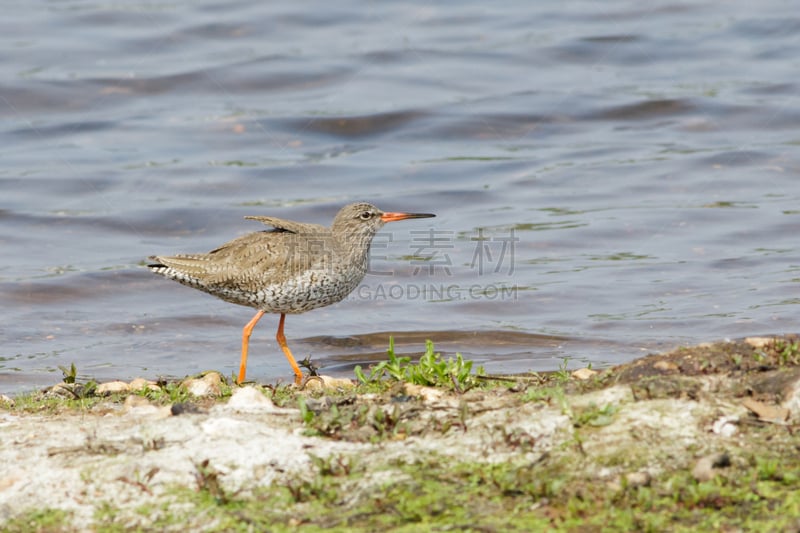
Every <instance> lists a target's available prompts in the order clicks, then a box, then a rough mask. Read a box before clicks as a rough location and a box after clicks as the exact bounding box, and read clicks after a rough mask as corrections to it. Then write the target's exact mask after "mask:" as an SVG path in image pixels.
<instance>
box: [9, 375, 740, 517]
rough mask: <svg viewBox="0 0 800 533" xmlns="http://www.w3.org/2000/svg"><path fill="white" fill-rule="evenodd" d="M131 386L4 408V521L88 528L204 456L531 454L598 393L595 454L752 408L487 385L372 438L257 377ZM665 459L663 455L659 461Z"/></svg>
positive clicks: (243, 483)
mask: <svg viewBox="0 0 800 533" xmlns="http://www.w3.org/2000/svg"><path fill="white" fill-rule="evenodd" d="M129 398H136V400H130V401H128V402H126V404H125V405H124V406H119V405H117V406H114V405H110V404H109V405H108V406H106V407H105V409H101V410H100V412H98V410H97V409H95V410H94V411H92V412H89V413H66V414H59V415H41V416H40V415H30V414H24V415H17V414H10V413H8V412H5V413H2V412H0V523H2V522H4V521H6V520H8V519H10V518H12V517H15V516H18V515H20V514H21V513H23V512H24V511H26V510H28V509H33V508H36V509H44V508H56V509H63V510H68V511H72V512H74V522H73V525H74V527H76V528H77V529H82V528H84V527H86V528H89V527H91V524H92V523H93V515H94V513H95V510H96V509H97V508H98V507H99V506H101V505H102V504H103V503H104V502H107V503H108V504H110V505H112V506H113V507H115V508H119V509H122V510H123V511H125V510H127V511H131V512H133V511H134V510H135V509H136V508H137V507H139V506H141V505H144V504H147V503H154V502H164V501H165V498H166V501H169V499H168V498H169V496H168V494H167V493H168V489H169V488H170V487H174V486H175V485H181V486H186V487H195V486H196V480H195V473H196V472H197V467H196V465H198V464H200V463H201V462H202V461H204V460H208V461H209V464H210V465H211V466H212V467H213V468H214V469H216V470H217V471H218V472H220V473H221V480H222V483H223V486H224V487H225V489H226V490H229V491H241V492H240V493H243V494H246V493H247V491H248V489H251V488H255V487H258V486H263V485H266V484H270V483H273V482H276V481H278V480H279V479H280V477H281V476H284V475H287V474H291V473H296V472H298V471H303V470H304V469H306V468H307V467H308V465H309V464H310V462H311V456H312V455H313V456H317V457H325V456H329V455H331V454H337V455H343V456H358V458H359V460H360V461H364V460H366V461H371V460H374V461H377V462H379V463H380V464H383V465H386V464H388V461H390V460H391V459H392V458H401V457H402V458H406V459H408V460H413V458H414V457H415V456H423V455H424V454H426V453H430V452H435V453H437V454H440V455H452V456H457V457H458V458H459V459H462V460H477V461H508V460H513V461H520V462H522V463H528V464H530V463H532V462H535V461H536V460H537V459H538V458H540V457H541V455H542V454H544V453H548V452H551V451H554V452H556V453H557V451H558V449H559V448H563V446H564V444H565V443H568V442H571V441H572V439H573V435H574V431H575V430H574V428H573V422H572V420H571V418H570V416H569V414H570V411H571V410H572V409H580V408H581V407H585V406H588V405H591V404H595V405H598V406H604V405H609V404H610V405H614V406H617V408H618V411H617V412H616V414H615V417H614V421H613V423H610V424H609V425H606V426H604V427H601V428H598V430H597V431H596V432H595V433H594V434H595V435H596V438H592V439H589V440H584V442H583V443H582V447H583V450H584V452H585V453H586V454H587V455H588V456H589V457H591V456H593V455H597V456H601V455H603V454H611V453H619V450H620V449H624V448H625V447H626V446H630V445H631V444H632V443H633V444H634V445H635V446H636V449H637V450H641V453H644V454H653V456H654V457H655V456H657V455H658V454H660V453H663V452H665V451H668V450H669V449H670V448H672V447H676V446H677V447H679V448H680V449H683V450H685V449H686V447H687V446H689V445H692V444H694V445H699V448H701V449H702V448H707V447H709V446H711V447H713V445H714V442H713V441H717V440H720V439H723V440H724V439H727V438H735V433H736V429H735V422H736V420H738V418H739V417H740V416H744V415H745V409H744V408H743V407H742V406H741V405H738V404H716V405H715V404H714V402H711V403H709V402H696V401H692V400H679V399H668V400H652V401H634V400H633V398H632V395H631V391H630V388H629V387H623V386H617V387H612V388H610V389H606V390H602V391H598V392H594V393H590V394H584V395H579V396H575V397H570V398H569V400H568V403H565V404H562V405H558V406H545V405H543V404H542V403H536V402H530V403H525V404H520V403H519V402H516V403H514V404H510V403H508V402H507V401H505V400H504V399H503V398H502V397H494V396H487V397H486V398H483V399H479V400H478V401H476V402H473V403H471V404H470V412H471V414H470V417H469V427H468V429H467V431H464V430H463V428H459V427H454V428H451V429H450V430H448V431H446V432H445V433H444V434H442V433H439V432H430V433H428V434H426V435H425V436H424V437H408V438H406V439H405V440H401V441H388V442H387V441H383V442H381V443H377V444H365V443H353V442H344V441H335V440H331V439H326V438H322V437H311V436H304V435H303V430H304V427H303V424H302V422H301V421H300V414H299V410H298V409H285V408H278V407H276V406H275V405H274V404H273V403H272V401H271V400H269V399H268V398H266V397H265V396H264V395H263V394H262V393H261V392H260V391H259V390H257V389H255V388H252V387H245V388H241V389H238V390H236V391H235V393H234V394H233V396H232V397H231V399H230V401H229V402H228V403H227V404H218V405H215V406H214V407H212V408H211V409H210V410H209V411H208V412H204V413H198V414H181V415H178V416H172V415H171V414H170V411H169V408H168V407H166V408H162V407H155V406H153V405H150V404H147V403H146V402H144V401H143V400H142V398H139V397H129ZM460 401H461V400H459V399H458V398H453V397H437V396H436V395H432V396H431V398H430V399H429V400H428V401H427V402H426V409H425V413H424V415H423V416H431V417H436V416H439V415H437V413H439V414H442V413H449V416H452V414H453V413H454V412H458V410H459V409H463V406H462V405H461V404H460ZM565 401H566V400H565ZM103 411H105V412H103ZM715 420H716V421H719V420H728V421H732V422H733V424H734V425H733V426H731V425H730V424H728V425H727V426H726V425H725V424H722V426H720V427H727V428H728V429H726V430H725V431H722V430H720V431H717V430H715V429H714V426H713V421H715ZM718 426H719V424H718ZM730 427H733V430H732V431H731V430H730ZM512 433H515V434H517V435H523V436H525V437H526V438H527V439H528V442H530V443H533V444H532V446H531V447H527V448H525V450H526V451H524V452H523V451H520V450H521V448H520V447H519V446H510V445H509V444H508V439H507V436H508V435H509V434H512ZM709 439H710V441H711V442H709ZM658 468H659V467H658V461H655V462H654V463H653V469H654V470H658ZM652 473H655V472H650V473H648V475H649V474H652ZM613 474H614V473H613V472H607V473H604V472H597V473H595V475H598V476H601V477H602V476H604V475H609V476H611V475H613ZM375 475H376V476H377V477H376V479H375V482H376V483H380V482H381V481H380V479H379V478H380V476H383V477H385V475H386V470H385V469H383V470H380V469H376V474H375Z"/></svg>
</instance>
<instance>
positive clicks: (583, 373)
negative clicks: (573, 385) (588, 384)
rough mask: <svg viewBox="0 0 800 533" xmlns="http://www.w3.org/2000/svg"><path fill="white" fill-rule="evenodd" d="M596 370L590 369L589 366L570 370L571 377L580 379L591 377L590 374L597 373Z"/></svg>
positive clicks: (584, 379)
mask: <svg viewBox="0 0 800 533" xmlns="http://www.w3.org/2000/svg"><path fill="white" fill-rule="evenodd" d="M597 374H598V372H597V370H592V369H591V368H579V369H577V370H575V371H574V372H572V374H571V375H572V377H573V378H575V379H579V380H581V381H586V380H587V379H591V378H592V376H595V375H597Z"/></svg>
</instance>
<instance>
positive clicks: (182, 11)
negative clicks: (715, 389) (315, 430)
mask: <svg viewBox="0 0 800 533" xmlns="http://www.w3.org/2000/svg"><path fill="white" fill-rule="evenodd" d="M798 57H800V15H798V11H797V9H796V3H793V2H784V1H780V0H767V2H766V4H765V3H760V4H758V5H757V6H756V5H754V4H751V3H749V2H743V1H741V2H726V3H725V4H724V5H721V4H718V3H716V2H683V3H675V2H651V3H648V4H647V5H644V6H643V5H641V3H638V2H627V1H610V2H601V3H596V2H576V3H568V4H564V3H562V2H555V1H552V2H547V1H543V2H536V3H530V2H521V1H518V2H506V3H503V4H502V5H496V4H485V3H478V2H475V3H453V4H440V5H429V4H428V3H410V4H409V3H402V4H400V3H397V4H390V3H370V2H357V1H352V2H346V3H338V4H336V7H332V6H331V5H329V4H328V3H324V2H316V3H314V2H308V3H301V4H297V5H289V4H285V5H283V6H273V5H269V4H264V3H260V2H217V3H212V2H195V1H191V2H190V1H184V0H178V1H176V2H171V3H139V4H137V3H134V2H106V3H91V2H85V1H59V2H55V1H54V2H24V3H22V4H14V5H13V6H11V5H9V6H6V9H4V16H3V18H2V20H0V58H1V59H2V61H0V117H2V122H0V140H2V142H1V143H0V158H1V159H0V160H2V165H1V166H0V244H1V245H2V250H3V254H2V255H3V260H2V263H0V303H2V307H0V341H1V342H0V346H2V348H0V350H1V351H0V391H2V392H16V391H20V390H29V389H31V388H35V387H39V386H43V385H49V384H52V383H53V382H55V381H56V380H57V379H58V378H59V377H60V371H59V370H58V367H59V366H69V364H70V363H75V364H76V365H77V367H78V370H79V372H80V373H81V375H83V376H85V377H94V378H96V379H98V380H102V379H111V378H121V379H129V378H132V377H134V376H146V377H156V376H184V375H187V374H190V373H193V372H197V371H200V370H204V369H209V368H214V369H219V370H221V371H223V372H225V373H226V374H230V373H231V372H233V371H234V370H236V368H237V365H238V350H239V342H240V332H241V328H242V326H243V325H244V324H245V323H246V322H247V321H248V320H249V319H250V317H251V315H252V314H253V312H252V311H251V310H249V309H247V308H244V307H238V306H234V305H230V304H227V303H224V302H221V301H218V300H216V299H214V298H213V297H210V296H207V295H205V294H202V293H199V292H197V291H193V290H191V289H189V288H186V287H183V286H180V285H178V284H177V283H172V282H169V281H167V280H163V279H161V278H159V277H157V276H155V275H153V274H151V273H150V272H148V271H147V269H146V268H144V266H143V265H144V264H145V261H146V259H145V258H146V257H147V256H149V255H152V254H171V253H178V252H203V251H208V250H210V249H213V248H214V247H216V246H218V245H219V244H221V243H223V242H225V241H227V240H229V239H231V238H233V237H236V236H238V235H241V234H244V233H246V232H249V231H255V230H258V229H260V227H259V225H258V224H257V223H255V222H252V221H245V220H243V219H242V217H243V216H245V215H267V214H268V215H272V216H278V217H285V218H292V219H296V220H303V221H309V222H317V223H323V224H327V223H328V222H329V221H330V219H331V218H332V216H333V215H334V214H335V212H336V211H337V210H338V208H339V207H340V206H341V205H343V204H345V203H347V202H350V201H354V200H368V201H371V202H374V203H375V204H377V205H378V206H380V207H382V208H383V209H386V210H398V211H399V210H408V211H419V212H435V213H437V215H438V216H437V218H435V219H431V220H415V221H405V222H399V223H397V224H393V225H390V226H387V227H386V228H385V232H384V233H383V234H382V237H381V239H379V240H378V241H376V247H375V250H374V252H375V253H374V256H375V257H374V258H373V263H372V267H373V270H374V271H375V272H377V273H382V274H387V273H388V275H379V274H377V273H376V274H374V275H370V276H368V277H367V279H366V280H365V282H364V285H363V286H362V287H361V288H360V289H359V291H357V292H356V293H354V294H353V295H351V297H350V298H348V300H346V301H344V302H342V303H340V304H338V305H335V306H333V307H329V308H325V309H320V310H316V311H313V312H310V313H308V314H305V315H299V316H290V317H289V318H288V320H287V329H286V332H287V336H288V338H289V343H290V346H292V348H293V349H294V351H295V354H296V355H297V356H298V357H299V358H300V359H302V358H303V357H305V356H306V355H312V356H313V360H314V361H315V362H316V363H317V364H320V365H322V366H323V370H324V371H325V372H330V373H334V374H337V373H338V374H343V375H352V366H353V365H355V364H365V363H369V361H374V360H376V359H379V358H381V357H383V353H384V350H385V349H386V347H387V345H388V337H389V335H394V336H395V337H396V339H397V345H398V349H399V350H400V351H403V352H407V353H419V352H420V351H421V350H422V349H423V345H424V340H425V339H428V338H430V339H432V340H433V341H435V342H436V344H437V347H438V348H439V349H440V350H442V351H443V352H444V353H446V354H452V353H455V352H457V351H458V352H462V353H463V354H464V355H465V356H468V357H470V358H472V359H474V360H476V362H478V363H480V364H483V365H484V366H485V367H486V369H487V370H488V371H490V372H519V371H526V370H546V369H554V368H557V367H558V365H559V364H560V363H561V361H562V359H563V358H565V357H566V358H569V359H570V361H571V362H570V365H571V366H579V365H585V364H587V363H592V364H593V365H594V366H595V367H601V366H607V365H611V364H617V363H621V362H625V361H629V360H631V359H633V358H635V357H637V356H640V355H642V354H644V353H647V352H648V351H655V350H663V349H668V348H671V347H674V346H677V345H681V344H690V343H695V342H701V341H708V340H716V339H721V338H726V337H741V336H746V335H756V334H765V333H770V332H792V331H796V329H797V328H796V327H795V319H796V317H797V315H798V305H800V298H799V297H798V296H797V283H798V280H800V274H798V272H800V257H799V256H798V252H800V248H799V245H798V240H797V230H798V228H800V208H798V205H799V204H798V200H800V181H799V180H798V174H799V173H800V157H799V156H798V153H799V151H798V144H800V134H798V130H797V124H798V123H800V97H799V96H798V95H800V85H798V82H797V72H798V69H800V60H798ZM425 257H427V258H428V260H424V258H425ZM276 326H277V317H274V316H273V317H265V318H264V319H263V320H262V321H261V323H259V325H258V327H257V329H256V331H255V333H254V335H253V338H252V341H251V357H250V365H249V373H248V376H249V377H250V378H253V379H258V380H265V381H266V380H272V381H274V380H277V379H290V378H291V371H290V369H289V367H288V365H287V364H286V362H285V361H284V359H283V357H282V356H281V355H280V351H279V349H278V347H277V344H276V342H275V340H274V333H275V328H276Z"/></svg>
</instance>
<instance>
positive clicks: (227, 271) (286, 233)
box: [152, 217, 327, 290]
mask: <svg viewBox="0 0 800 533" xmlns="http://www.w3.org/2000/svg"><path fill="white" fill-rule="evenodd" d="M263 218H269V217H263ZM270 220H272V221H277V222H278V223H279V224H281V225H284V223H285V222H289V221H282V220H280V219H271V218H270ZM269 224H270V225H272V222H269ZM296 224H297V223H291V222H289V224H286V225H292V226H294V227H295V228H296V229H298V230H300V229H302V230H304V232H305V235H306V236H308V235H309V229H313V227H312V228H309V226H312V225H310V224H302V225H301V226H300V227H298V226H296ZM317 228H318V229H319V230H322V231H324V230H325V228H324V227H322V226H318V227H317ZM281 229H282V230H283V231H259V232H256V233H249V234H247V235H243V236H241V237H239V238H237V239H234V240H232V241H230V242H227V243H225V244H223V245H222V246H220V247H219V248H217V249H216V250H212V251H211V252H209V253H207V254H181V255H175V256H169V257H163V256H158V257H154V258H152V259H154V260H155V261H158V262H159V263H160V264H162V265H164V266H167V267H170V268H172V269H174V270H177V271H178V272H180V273H182V274H183V275H185V276H188V277H191V278H193V279H196V280H197V281H199V282H200V283H201V284H203V285H208V286H217V287H224V288H231V289H245V290H246V289H249V288H250V287H252V286H253V284H266V283H268V282H269V281H273V280H274V282H278V281H279V280H281V279H285V278H286V277H290V276H292V275H296V274H297V273H299V272H302V271H303V270H306V269H309V268H313V265H310V262H311V259H310V258H311V257H316V256H317V255H318V254H309V248H312V247H313V246H314V244H313V239H312V240H311V241H310V240H309V239H308V238H303V239H300V238H298V235H297V234H296V233H294V232H292V231H291V230H289V229H288V228H281ZM311 234H313V231H312V232H311ZM320 235H321V236H324V235H326V234H325V233H320ZM319 242H320V246H321V247H322V248H324V247H325V246H327V244H326V243H327V239H325V238H321V239H320V241H319ZM265 282H266V283H265Z"/></svg>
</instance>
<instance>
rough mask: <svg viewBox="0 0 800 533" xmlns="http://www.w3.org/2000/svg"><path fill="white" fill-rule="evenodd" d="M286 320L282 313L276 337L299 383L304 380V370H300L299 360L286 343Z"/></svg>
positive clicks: (295, 380) (296, 381) (295, 379)
mask: <svg viewBox="0 0 800 533" xmlns="http://www.w3.org/2000/svg"><path fill="white" fill-rule="evenodd" d="M285 320H286V314H285V313H281V320H280V322H278V334H277V335H276V336H275V338H276V339H277V340H278V344H280V345H281V350H283V354H284V355H285V356H286V359H288V360H289V364H290V365H292V370H294V382H295V383H297V384H298V385H299V384H300V383H301V382H302V381H303V372H302V371H300V367H299V366H297V361H295V360H294V356H292V352H290V351H289V346H287V345H286V337H285V336H284V335H283V323H284V321H285Z"/></svg>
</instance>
